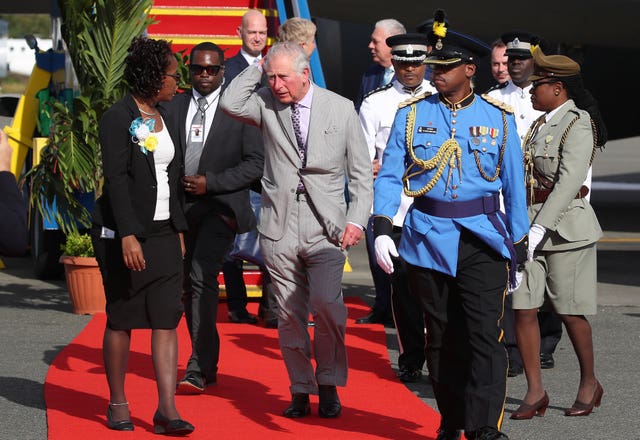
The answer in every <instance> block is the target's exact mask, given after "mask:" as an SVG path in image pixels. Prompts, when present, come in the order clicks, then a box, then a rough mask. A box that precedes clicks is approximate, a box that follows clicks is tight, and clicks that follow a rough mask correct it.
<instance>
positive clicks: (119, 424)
mask: <svg viewBox="0 0 640 440" xmlns="http://www.w3.org/2000/svg"><path fill="white" fill-rule="evenodd" d="M126 405H129V403H127V402H125V403H110V404H109V406H108V407H107V428H109V429H113V430H114V431H133V423H132V422H131V419H127V420H113V414H112V413H111V407H112V406H126Z"/></svg>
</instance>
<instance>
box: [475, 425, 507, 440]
mask: <svg viewBox="0 0 640 440" xmlns="http://www.w3.org/2000/svg"><path fill="white" fill-rule="evenodd" d="M465 436H466V437H467V439H468V440H509V437H507V436H506V435H505V434H503V433H501V432H500V431H498V430H497V429H495V428H492V427H491V426H484V427H482V428H480V429H478V430H477V431H473V432H465Z"/></svg>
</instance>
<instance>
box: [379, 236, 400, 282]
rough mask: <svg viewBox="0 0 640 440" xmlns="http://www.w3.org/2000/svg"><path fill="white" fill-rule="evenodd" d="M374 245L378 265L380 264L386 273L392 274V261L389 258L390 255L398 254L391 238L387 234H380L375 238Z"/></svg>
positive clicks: (395, 255)
mask: <svg viewBox="0 0 640 440" xmlns="http://www.w3.org/2000/svg"><path fill="white" fill-rule="evenodd" d="M374 247H375V250H376V261H377V262H378V266H380V267H381V268H382V270H384V271H385V272H386V273H388V274H392V273H393V261H392V260H391V257H398V256H399V254H398V250H397V249H396V244H395V243H394V242H393V239H392V238H391V237H389V236H388V235H380V236H379V237H377V238H376V241H375V243H374Z"/></svg>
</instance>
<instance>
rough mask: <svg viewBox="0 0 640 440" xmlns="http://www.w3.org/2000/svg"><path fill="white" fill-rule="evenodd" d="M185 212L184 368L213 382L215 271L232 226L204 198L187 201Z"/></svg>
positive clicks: (216, 356) (215, 369) (215, 356)
mask: <svg viewBox="0 0 640 440" xmlns="http://www.w3.org/2000/svg"><path fill="white" fill-rule="evenodd" d="M185 213H186V217H187V224H188V227H189V230H188V232H187V233H186V234H185V246H186V248H187V252H186V255H185V261H184V273H185V277H184V285H183V293H182V295H183V296H182V302H183V303H184V309H185V317H186V320H187V327H188V329H189V336H190V337H191V357H190V358H189V362H188V363H187V371H186V372H187V373H190V372H193V373H199V374H201V375H203V376H204V379H205V382H206V383H215V382H216V379H217V377H216V375H217V372H218V360H219V357H220V336H219V335H218V329H217V327H216V321H217V319H216V318H217V314H218V299H219V294H220V290H219V285H218V274H219V272H220V269H221V268H222V262H223V259H224V256H225V255H226V254H227V252H228V251H229V249H230V248H231V245H232V244H233V240H234V238H235V229H234V228H233V227H232V226H231V225H229V224H228V223H227V222H226V221H225V220H224V219H223V218H222V217H221V216H220V213H219V212H218V211H217V210H215V209H211V207H210V206H209V205H208V204H207V203H205V202H196V203H188V204H187V205H186V211H185ZM187 274H188V275H187Z"/></svg>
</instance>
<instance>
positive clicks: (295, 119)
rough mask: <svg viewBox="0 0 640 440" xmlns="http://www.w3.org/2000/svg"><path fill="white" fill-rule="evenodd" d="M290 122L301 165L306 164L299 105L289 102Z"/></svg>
mask: <svg viewBox="0 0 640 440" xmlns="http://www.w3.org/2000/svg"><path fill="white" fill-rule="evenodd" d="M291 123H292V124H293V133H294V134H295V135H296V141H297V142H298V152H299V153H300V160H301V161H302V166H303V167H304V166H305V165H306V156H307V155H306V153H307V151H306V148H305V146H304V138H303V137H302V129H301V127H300V105H299V104H296V103H293V104H291Z"/></svg>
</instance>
